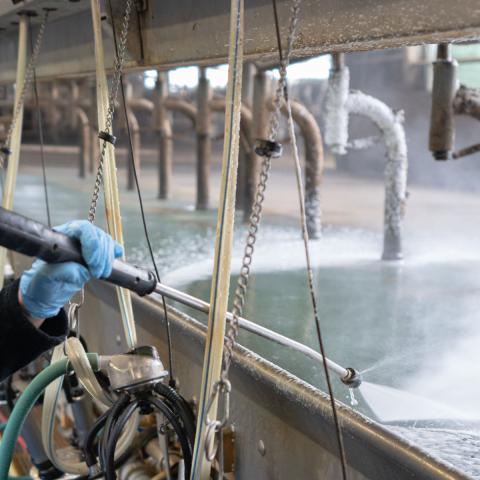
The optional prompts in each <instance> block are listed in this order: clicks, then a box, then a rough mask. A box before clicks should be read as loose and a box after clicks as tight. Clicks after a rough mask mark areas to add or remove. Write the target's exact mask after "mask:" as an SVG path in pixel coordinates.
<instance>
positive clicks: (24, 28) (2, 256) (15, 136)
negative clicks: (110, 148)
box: [0, 15, 28, 288]
mask: <svg viewBox="0 0 480 480" xmlns="http://www.w3.org/2000/svg"><path fill="white" fill-rule="evenodd" d="M27 44H28V19H27V16H26V15H21V16H20V20H19V24H18V56H17V77H16V80H15V105H14V107H13V108H14V110H13V111H14V112H15V111H16V109H17V106H18V104H19V103H20V102H21V101H22V99H21V98H20V97H21V93H22V90H23V84H24V82H25V70H26V68H27ZM22 128H23V104H22V105H21V107H20V109H19V112H18V116H17V121H16V123H15V125H14V128H13V131H12V136H11V140H10V145H9V148H10V150H11V152H12V153H11V154H10V156H9V158H8V165H7V174H6V177H5V185H4V187H3V188H4V190H3V199H2V206H3V208H6V209H7V210H11V209H12V207H13V192H14V190H15V184H16V183H17V173H18V162H19V158H20V144H21V143H22ZM6 260H7V251H6V250H5V248H0V288H2V287H3V275H4V271H5V264H6Z"/></svg>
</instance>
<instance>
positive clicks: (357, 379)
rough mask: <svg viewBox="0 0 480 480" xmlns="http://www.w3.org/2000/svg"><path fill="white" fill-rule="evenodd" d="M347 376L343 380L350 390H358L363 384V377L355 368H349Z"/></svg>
mask: <svg viewBox="0 0 480 480" xmlns="http://www.w3.org/2000/svg"><path fill="white" fill-rule="evenodd" d="M346 370H347V374H346V375H345V376H344V377H342V378H341V380H342V382H343V383H344V384H345V385H347V387H350V388H358V387H359V386H360V385H361V383H362V375H361V374H360V372H357V371H356V370H355V369H354V368H351V367H348V368H347V369H346Z"/></svg>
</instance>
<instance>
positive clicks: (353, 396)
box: [348, 388, 358, 407]
mask: <svg viewBox="0 0 480 480" xmlns="http://www.w3.org/2000/svg"><path fill="white" fill-rule="evenodd" d="M348 392H349V393H350V405H351V406H352V407H356V406H357V405H358V400H357V399H356V398H355V394H354V393H353V388H349V389H348Z"/></svg>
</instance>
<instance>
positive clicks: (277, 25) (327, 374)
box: [272, 0, 347, 480]
mask: <svg viewBox="0 0 480 480" xmlns="http://www.w3.org/2000/svg"><path fill="white" fill-rule="evenodd" d="M272 3H273V17H274V20H275V30H276V32H277V43H278V51H279V56H280V62H281V63H283V61H284V60H283V55H282V46H281V40H280V22H279V20H278V11H277V2H276V0H272ZM284 96H285V101H286V102H288V89H287V84H286V83H285V88H284ZM310 293H311V300H312V307H313V314H314V318H315V327H316V332H317V338H318V344H319V347H320V353H321V354H322V356H323V358H327V354H326V352H325V346H324V343H323V335H322V329H321V327H320V317H319V315H318V307H317V299H316V296H315V291H314V289H313V285H311V284H310ZM323 369H324V372H325V380H326V383H327V390H328V394H329V397H330V405H331V409H332V417H333V423H334V426H335V433H336V438H337V444H338V453H339V455H340V464H341V468H342V478H343V480H347V459H346V455H345V448H344V445H343V438H342V431H341V428H340V422H339V420H338V415H337V407H336V404H335V397H334V394H333V388H332V382H331V379H330V372H329V370H328V367H327V365H326V362H323Z"/></svg>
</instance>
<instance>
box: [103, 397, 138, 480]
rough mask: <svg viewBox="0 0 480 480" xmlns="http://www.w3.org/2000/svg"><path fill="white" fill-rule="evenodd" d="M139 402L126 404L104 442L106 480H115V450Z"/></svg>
mask: <svg viewBox="0 0 480 480" xmlns="http://www.w3.org/2000/svg"><path fill="white" fill-rule="evenodd" d="M138 405H139V401H138V400H135V401H133V402H132V403H130V404H128V406H127V408H125V410H124V411H123V412H122V414H121V415H120V417H119V418H118V420H117V422H116V423H115V426H114V427H113V429H112V432H111V435H109V437H108V439H107V441H106V449H105V451H104V453H103V458H104V462H105V463H104V465H103V470H104V472H105V478H106V480H116V478H117V474H116V472H115V449H116V447H117V443H118V440H119V438H120V435H121V434H122V432H123V429H124V428H125V425H126V424H127V422H128V421H129V420H130V417H131V416H132V415H133V413H134V412H135V410H136V409H137V408H138Z"/></svg>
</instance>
